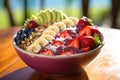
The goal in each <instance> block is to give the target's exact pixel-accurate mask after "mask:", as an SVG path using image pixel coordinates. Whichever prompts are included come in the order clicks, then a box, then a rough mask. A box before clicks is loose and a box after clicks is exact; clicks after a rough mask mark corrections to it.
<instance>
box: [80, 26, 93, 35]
mask: <svg viewBox="0 0 120 80" xmlns="http://www.w3.org/2000/svg"><path fill="white" fill-rule="evenodd" d="M78 35H79V36H91V27H90V26H85V27H84V28H83V29H81V30H80V31H79V32H78Z"/></svg>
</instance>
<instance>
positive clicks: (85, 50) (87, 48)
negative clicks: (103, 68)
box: [81, 47, 90, 52]
mask: <svg viewBox="0 0 120 80" xmlns="http://www.w3.org/2000/svg"><path fill="white" fill-rule="evenodd" d="M81 50H83V51H84V52H88V51H90V47H85V48H81Z"/></svg>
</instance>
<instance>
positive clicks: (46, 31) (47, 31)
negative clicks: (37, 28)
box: [42, 29, 57, 37]
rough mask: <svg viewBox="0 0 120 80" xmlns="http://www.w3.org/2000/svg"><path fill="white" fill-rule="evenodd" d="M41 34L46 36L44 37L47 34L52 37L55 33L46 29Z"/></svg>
mask: <svg viewBox="0 0 120 80" xmlns="http://www.w3.org/2000/svg"><path fill="white" fill-rule="evenodd" d="M42 34H46V35H47V34H49V35H51V36H53V37H54V36H55V35H56V34H57V33H56V32H55V31H52V30H47V29H46V30H45V31H44V32H43V33H42Z"/></svg>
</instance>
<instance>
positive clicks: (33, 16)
mask: <svg viewBox="0 0 120 80" xmlns="http://www.w3.org/2000/svg"><path fill="white" fill-rule="evenodd" d="M30 19H32V20H34V21H35V22H36V23H37V24H38V25H41V22H40V21H39V19H38V17H37V16H35V15H32V16H31V18H30Z"/></svg>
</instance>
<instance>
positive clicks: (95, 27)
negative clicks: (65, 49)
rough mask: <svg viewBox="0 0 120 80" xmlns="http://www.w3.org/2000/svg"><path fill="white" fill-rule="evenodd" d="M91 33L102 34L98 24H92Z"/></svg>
mask: <svg viewBox="0 0 120 80" xmlns="http://www.w3.org/2000/svg"><path fill="white" fill-rule="evenodd" d="M90 28H91V35H92V36H93V35H94V34H100V32H99V30H98V27H97V26H91V27H90Z"/></svg>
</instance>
